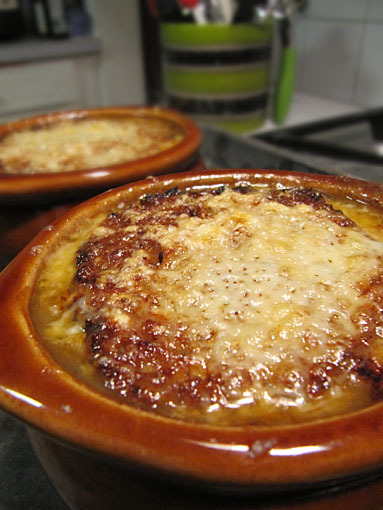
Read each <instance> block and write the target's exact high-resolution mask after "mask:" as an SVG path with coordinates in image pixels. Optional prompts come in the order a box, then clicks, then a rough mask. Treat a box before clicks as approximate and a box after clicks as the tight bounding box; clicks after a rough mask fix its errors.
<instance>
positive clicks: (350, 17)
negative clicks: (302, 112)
mask: <svg viewBox="0 0 383 510" xmlns="http://www.w3.org/2000/svg"><path fill="white" fill-rule="evenodd" d="M293 40H294V44H295V47H296V49H297V54H298V58H297V61H298V68H297V81H296V90H298V91H300V92H303V93H306V94H312V95H316V96H319V97H323V98H325V99H330V100H334V101H340V102H342V103H347V104H353V105H356V106H361V107H375V106H382V105H383V1H382V0H309V3H308V6H307V7H306V9H305V10H304V11H303V12H302V13H299V14H297V15H296V16H295V18H294V23H293Z"/></svg>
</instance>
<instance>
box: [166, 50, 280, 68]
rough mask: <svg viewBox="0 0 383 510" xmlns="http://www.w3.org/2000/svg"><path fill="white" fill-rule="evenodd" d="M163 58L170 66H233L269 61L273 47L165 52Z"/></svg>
mask: <svg viewBox="0 0 383 510" xmlns="http://www.w3.org/2000/svg"><path fill="white" fill-rule="evenodd" d="M163 58H164V60H165V61H166V62H167V63H168V64H181V65H186V66H187V65H201V66H210V65H232V64H244V63H254V62H263V61H269V60H270V58H271V46H259V47H253V48H246V49H236V50H220V51H211V50H210V51H199V52H196V51H182V50H169V49H164V50H163Z"/></svg>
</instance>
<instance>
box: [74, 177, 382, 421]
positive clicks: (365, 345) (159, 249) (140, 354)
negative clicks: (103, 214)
mask: <svg viewBox="0 0 383 510" xmlns="http://www.w3.org/2000/svg"><path fill="white" fill-rule="evenodd" d="M234 189H235V191H237V192H238V193H239V194H252V193H253V190H252V189H251V188H249V187H247V186H239V187H237V188H234ZM207 193H209V194H211V195H213V196H218V195H221V194H222V193H224V188H216V189H213V190H212V191H209V192H207V191H200V192H196V191H192V192H187V193H181V192H179V191H178V190H177V189H176V188H175V189H170V190H168V191H167V192H165V193H161V194H156V195H147V196H145V197H143V198H141V200H140V201H139V202H138V203H135V204H133V205H132V206H131V207H130V208H129V209H128V210H122V211H120V212H114V213H111V214H109V215H108V217H107V218H106V220H105V221H104V222H103V224H102V228H104V229H105V231H106V233H105V234H104V235H101V236H95V237H93V238H91V239H90V240H89V241H87V242H86V243H85V244H84V245H83V246H82V247H81V248H80V250H79V251H78V253H77V258H76V263H77V272H76V282H77V284H78V285H79V288H78V289H77V291H76V292H77V299H80V298H81V297H83V296H84V295H85V296H86V299H87V302H88V304H90V305H91V307H92V312H91V314H89V316H87V318H86V326H85V330H86V343H87V348H88V352H89V356H90V358H91V359H92V361H93V363H94V365H95V366H96V367H97V368H98V370H100V372H101V373H102V374H103V377H104V381H105V385H106V387H107V388H108V389H109V390H112V392H115V393H116V394H117V395H119V396H120V397H122V398H123V399H126V401H127V402H129V403H131V404H134V405H135V406H138V407H142V408H144V409H151V410H156V411H158V412H159V413H161V414H165V415H171V416H175V417H182V418H186V419H192V420H193V419H196V420H202V421H204V420H206V419H208V415H207V412H208V411H209V409H211V407H212V406H221V407H222V408H226V410H225V413H224V414H220V418H219V419H220V420H221V421H222V423H225V421H227V422H229V423H230V422H233V423H236V420H238V423H241V421H242V420H243V419H244V420H245V421H250V422H251V423H258V422H260V423H262V420H266V421H267V420H268V419H271V420H275V413H278V412H279V410H278V409H277V410H276V409H274V411H273V412H271V414H270V416H271V418H267V417H266V418H264V417H258V416H257V415H256V414H255V415H254V416H252V417H251V418H249V417H248V416H246V418H243V417H242V416H241V415H240V413H237V414H238V416H236V411H235V409H234V408H236V407H237V408H239V407H241V406H237V405H236V404H235V398H234V395H238V394H241V395H246V393H247V391H248V389H249V388H251V387H252V386H253V385H254V383H255V381H257V380H259V378H260V377H261V378H262V377H264V375H263V373H262V371H264V370H265V369H266V370H268V371H269V373H268V375H267V376H266V381H267V382H266V384H267V385H275V386H276V387H283V388H284V389H287V390H289V389H290V390H291V392H293V391H294V389H295V388H297V387H299V388H303V392H304V394H305V397H304V398H305V399H306V401H307V402H308V404H307V402H306V404H307V407H310V405H312V404H313V403H314V405H315V401H318V400H320V399H322V398H323V397H324V396H325V395H326V394H327V393H329V392H330V391H332V389H333V388H334V387H335V388H337V387H338V386H342V384H343V382H345V383H346V384H349V382H347V381H349V380H355V379H358V384H359V385H360V386H361V387H363V388H364V389H363V395H364V397H363V398H365V399H366V400H367V401H368V402H372V401H374V400H380V399H381V396H382V395H381V389H382V366H381V362H380V360H378V359H376V357H375V351H376V346H375V343H376V334H375V330H376V328H377V327H382V320H381V313H380V305H381V301H382V292H383V285H382V277H381V275H378V276H376V277H375V276H374V279H372V280H371V281H368V282H365V283H364V287H363V289H361V295H365V296H368V303H369V304H368V307H364V308H362V309H360V310H359V316H358V317H356V316H355V317H353V318H352V321H353V323H354V324H357V323H358V322H360V321H361V317H360V316H361V315H363V321H364V323H365V325H364V326H363V328H362V329H361V332H360V334H358V335H357V336H354V337H353V338H348V339H344V340H343V342H344V346H343V347H342V349H341V354H339V353H337V354H336V355H335V354H334V352H332V351H330V352H329V353H328V354H324V355H322V356H320V357H318V358H317V359H314V360H312V359H311V361H310V360H309V359H308V361H307V362H304V363H303V364H304V365H305V364H306V367H305V370H301V369H299V368H297V367H296V366H294V364H292V363H291V362H290V361H288V360H282V361H281V362H280V363H279V364H278V367H274V368H273V370H271V369H270V367H268V368H265V367H263V368H262V367H261V368H260V369H259V370H256V369H255V368H254V367H253V366H250V367H237V368H232V367H227V366H226V364H225V362H223V363H220V362H219V363H218V364H217V363H209V362H208V361H207V360H208V358H209V355H210V354H209V353H210V349H211V348H212V347H211V346H213V345H214V343H215V341H216V336H217V332H216V331H215V330H214V328H211V329H210V330H209V332H208V333H207V334H206V335H205V336H204V337H203V338H200V337H197V339H196V337H191V336H190V334H189V333H190V332H189V331H188V328H187V327H186V326H185V325H184V324H182V323H181V322H180V323H178V324H177V323H174V322H172V321H170V322H169V320H168V319H167V318H166V317H165V316H162V315H161V314H156V313H154V312H153V310H155V308H156V307H155V301H156V299H157V296H156V295H155V294H153V293H152V289H151V287H150V285H148V284H147V282H146V280H145V279H144V278H141V277H140V276H139V275H137V274H135V275H134V277H133V280H132V281H130V282H128V283H126V285H128V286H130V287H133V288H135V289H136V294H135V300H134V301H132V300H129V299H127V297H126V295H127V294H129V293H128V292H126V288H125V287H124V285H121V284H120V282H118V284H116V281H115V280H113V279H108V278H107V277H105V275H108V272H109V271H113V272H115V271H119V270H121V269H122V268H123V266H124V264H126V261H127V260H128V259H130V258H134V256H135V255H136V254H137V252H140V253H141V252H142V253H143V256H142V260H141V262H142V264H143V265H144V266H145V267H147V268H150V269H151V270H152V271H154V272H155V271H156V270H157V269H164V268H165V269H166V268H168V267H170V266H171V264H172V262H173V257H174V251H176V250H177V247H176V246H175V247H173V248H172V249H170V250H169V249H168V248H165V247H164V246H162V245H161V242H160V241H159V240H157V239H152V238H151V237H150V229H151V227H153V226H158V225H162V226H165V227H174V228H178V219H179V218H180V217H185V216H187V217H191V218H193V217H194V218H199V219H203V220H207V221H209V218H211V217H212V216H213V214H214V213H213V212H212V211H211V210H210V208H209V206H205V205H204V203H203V201H201V197H203V196H205V195H206V194H207ZM180 196H183V198H184V199H183V200H182V201H181V200H179V198H180ZM265 196H266V200H268V201H270V202H275V203H277V204H281V205H283V206H286V207H289V208H293V207H295V206H298V205H302V204H303V205H305V206H309V207H310V208H311V209H312V210H313V211H322V212H323V213H324V215H325V216H326V217H327V218H328V219H329V220H330V221H331V222H333V223H334V224H336V225H338V226H339V227H341V228H342V229H343V228H349V227H350V228H351V227H352V228H356V229H357V228H358V227H356V225H355V223H354V222H353V221H352V220H350V219H349V218H347V217H346V216H345V215H344V214H343V213H342V212H341V211H338V210H334V209H333V207H332V205H331V204H330V203H329V202H328V201H327V200H326V199H325V197H324V196H323V195H322V194H321V193H319V192H317V191H315V190H313V189H298V188H291V189H283V190H279V189H275V190H271V191H269V192H267V194H266V195H265ZM185 197H186V198H185ZM261 199H262V197H261V198H258V196H257V194H254V199H253V204H254V207H257V205H258V204H259V203H260V201H261ZM138 211H139V214H140V215H139V217H138V219H136V220H134V219H133V218H134V214H132V213H137V212H138ZM133 226H134V227H135V230H134V231H132V233H131V234H129V228H130V227H133ZM148 233H149V234H148ZM246 235H247V233H246V229H244V227H238V228H236V229H235V230H234V231H233V236H234V237H232V243H233V244H239V245H240V243H241V240H240V239H241V236H245V237H246ZM338 235H340V234H338ZM105 278H106V279H105ZM109 302H113V306H115V307H116V308H118V309H119V310H120V311H122V312H123V313H126V314H129V317H130V321H129V325H128V326H124V325H123V324H121V323H119V322H118V321H116V320H115V319H114V318H113V316H110V315H108V314H106V313H105V312H102V308H103V307H104V305H105V303H109ZM236 313H238V314H239V313H240V312H236ZM132 317H133V319H132ZM333 320H334V321H336V320H337V317H335V316H334V317H333ZM307 335H308V336H307V344H308V345H310V343H314V344H315V342H318V340H317V339H316V338H315V336H313V337H312V338H310V333H307ZM319 341H320V339H319ZM196 350H198V351H199V358H200V359H204V356H205V355H206V359H204V361H202V362H196V359H195V356H194V354H195V352H196ZM266 367H267V366H266ZM229 372H230V374H229V376H228V373H229ZM225 402H226V403H227V404H225ZM276 407H278V404H277V406H276ZM303 407H304V406H303ZM233 409H234V410H233ZM297 415H298V417H297ZM277 419H281V420H282V421H287V422H288V421H290V420H291V421H294V420H295V419H298V420H299V419H301V418H299V410H298V412H297V413H296V412H295V411H294V410H293V411H292V413H291V416H290V417H289V414H288V412H287V413H284V415H283V417H282V418H277ZM305 419H306V418H305Z"/></svg>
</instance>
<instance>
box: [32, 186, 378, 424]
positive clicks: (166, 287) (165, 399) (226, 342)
mask: <svg viewBox="0 0 383 510" xmlns="http://www.w3.org/2000/svg"><path fill="white" fill-rule="evenodd" d="M337 205H342V204H337ZM343 205H344V210H346V211H347V213H348V216H350V217H351V218H354V219H355V221H357V222H358V223H359V225H357V224H356V223H354V221H352V219H349V217H348V216H345V215H344V214H343V213H341V212H340V211H335V210H334V209H333V208H332V207H331V205H330V204H329V202H328V201H326V200H324V198H323V197H322V196H321V195H320V194H318V193H316V192H313V191H312V190H303V191H302V190H285V191H283V190H282V191H280V190H274V191H267V190H259V189H258V190H253V189H248V188H246V189H242V190H241V189H238V190H233V189H225V190H223V189H220V190H218V191H217V190H213V191H211V190H208V191H198V192H196V191H194V192H193V191H192V192H184V193H179V192H178V191H176V190H171V191H170V192H168V193H165V194H163V195H158V196H154V197H153V196H149V197H145V198H144V199H142V200H141V201H140V202H138V203H135V204H132V205H131V206H129V207H127V208H125V209H123V210H122V211H115V212H113V213H111V214H109V215H108V216H107V217H105V218H98V219H97V220H94V223H92V224H91V225H89V226H88V229H87V230H88V231H87V232H83V233H81V234H79V235H78V237H76V236H75V237H74V238H73V240H71V242H68V243H67V244H65V245H63V246H62V247H61V248H60V249H59V250H58V251H56V252H55V253H54V254H53V255H52V257H51V259H50V261H49V262H48V264H47V266H46V269H45V271H44V273H43V275H42V277H41V278H40V282H39V288H38V291H37V301H36V304H35V308H34V314H35V317H36V321H37V325H38V328H39V329H40V331H41V332H42V334H43V336H44V337H45V339H46V341H47V342H48V345H49V346H50V348H51V349H52V352H54V354H55V355H56V356H57V357H58V358H59V359H60V360H61V362H63V363H64V364H66V365H67V366H69V369H70V370H72V372H74V373H76V375H78V376H80V377H82V378H85V380H87V381H88V382H91V383H92V384H96V385H98V387H105V388H106V390H107V391H108V392H110V394H111V395H115V396H117V397H118V398H121V399H123V401H125V402H127V403H129V404H131V405H135V406H138V407H140V408H143V409H145V410H152V411H155V412H158V413H160V414H163V415H166V416H171V417H173V418H178V419H185V420H194V421H202V422H210V423H215V424H222V425H226V424H230V425H238V424H249V423H251V424H269V425H271V424H283V423H294V422H300V421H309V420H313V419H319V418H323V417H328V416H336V415H339V414H343V413H346V412H351V411H354V410H356V409H359V408H361V407H364V406H367V405H370V404H372V403H374V402H376V401H378V400H380V399H381V398H382V389H383V387H382V383H381V381H382V356H383V351H382V345H383V344H382V342H383V322H382V314H381V306H382V302H383V291H382V289H383V285H382V282H383V279H382V278H383V272H382V253H383V243H382V231H381V226H380V223H379V220H378V218H379V215H378V214H377V213H376V212H375V211H372V210H370V209H369V208H368V207H367V206H363V205H360V204H357V203H352V202H350V203H346V202H345V203H344V204H343ZM374 218H375V220H374ZM361 219H363V221H365V225H368V231H366V230H364V226H365V225H364V224H363V222H362V221H361ZM68 267H69V268H70V271H68ZM52 275H54V277H53V276H52ZM47 310H48V313H46V312H47Z"/></svg>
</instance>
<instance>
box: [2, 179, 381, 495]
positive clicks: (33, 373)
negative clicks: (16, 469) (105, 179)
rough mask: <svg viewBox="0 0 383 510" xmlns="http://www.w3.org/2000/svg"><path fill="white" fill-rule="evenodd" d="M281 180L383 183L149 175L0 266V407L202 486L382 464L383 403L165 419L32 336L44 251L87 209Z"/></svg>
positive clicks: (319, 477) (285, 482)
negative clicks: (320, 414)
mask: <svg viewBox="0 0 383 510" xmlns="http://www.w3.org/2000/svg"><path fill="white" fill-rule="evenodd" d="M240 182H250V183H254V182H258V183H260V182H262V183H264V184H265V185H268V184H269V183H274V184H275V183H278V182H282V183H283V184H284V185H292V186H294V185H300V184H303V185H305V186H311V187H317V188H318V187H319V189H324V190H327V191H334V192H337V191H338V190H339V188H342V187H345V188H346V189H347V194H348V195H350V196H354V197H362V199H365V198H369V199H371V200H372V201H373V202H375V203H376V204H377V205H379V206H380V207H383V185H381V184H376V183H368V182H366V181H357V180H355V179H351V178H342V177H335V176H324V175H314V174H303V173H293V172H283V171H268V170H234V171H233V170H212V171H203V172H185V173H181V174H174V175H164V176H159V177H153V178H148V179H145V180H143V181H139V182H136V183H133V184H130V185H125V186H123V187H120V188H116V189H114V190H111V191H108V192H105V193H103V194H101V195H98V196H96V197H94V198H92V199H90V200H88V201H86V202H84V203H82V204H80V205H79V206H76V207H74V208H73V209H72V210H71V211H69V212H68V213H66V214H65V215H64V216H63V217H62V218H60V219H59V220H58V221H56V222H55V223H54V224H52V225H51V226H49V227H47V228H46V229H44V230H43V231H42V232H41V233H40V234H39V235H38V236H37V237H36V238H35V239H34V240H33V241H32V242H31V243H29V245H28V246H27V247H26V248H25V249H24V250H23V251H22V252H21V253H20V254H19V255H18V256H17V257H16V258H15V259H14V260H13V261H12V262H11V264H10V265H9V266H8V267H7V268H6V269H5V270H4V271H3V272H2V273H1V275H0V331H2V332H3V335H2V338H3V339H6V342H5V341H0V406H1V407H2V408H3V409H4V410H5V411H7V412H9V413H11V414H13V415H15V416H16V417H17V418H19V419H21V420H23V421H24V422H26V423H27V424H29V425H32V426H33V427H36V428H38V429H40V430H41V431H43V432H44V433H45V434H48V435H49V436H51V437H53V438H55V439H56V440H58V441H61V442H64V443H65V444H69V445H72V446H74V447H77V448H82V449H85V450H88V451H90V452H93V453H97V454H101V455H106V456H108V457H112V458H114V459H117V460H118V462H123V463H130V464H131V463H133V464H134V465H137V466H143V467H144V468H148V469H149V468H150V469H156V470H160V471H161V472H167V473H171V474H173V475H177V476H180V477H185V478H187V479H192V480H197V481H198V482H201V483H203V484H206V485H207V486H209V485H211V484H214V485H221V486H223V487H225V488H226V489H227V488H230V487H231V488H234V489H240V490H242V489H245V490H246V491H248V490H260V489H261V490H268V489H270V488H273V490H284V489H286V488H287V489H289V488H291V487H294V486H302V485H303V486H304V485H305V484H306V485H309V486H310V485H312V484H321V483H323V482H325V481H326V480H327V481H328V480H334V479H341V478H343V477H352V476H356V475H357V474H358V475H360V474H361V473H367V472H371V471H373V470H375V469H378V468H380V469H381V468H382V467H383V440H382V437H383V404H376V405H374V406H371V407H369V408H366V409H364V410H362V411H360V412H356V413H353V414H348V415H345V416H342V417H336V418H332V419H328V420H321V421H315V422H311V423H304V424H299V425H289V426H276V427H266V426H261V427H259V426H251V425H248V426H240V427H217V426H211V425H204V424H193V423H188V422H181V421H177V420H172V419H168V418H163V417H160V416H157V415H155V414H152V413H148V412H144V411H140V410H137V409H134V408H131V407H129V406H127V405H122V404H120V403H118V402H116V401H113V400H111V399H109V398H107V397H105V396H103V395H101V394H99V393H98V392H97V391H96V390H93V389H91V388H89V387H88V386H87V385H85V384H84V383H82V382H80V381H79V380H77V379H75V378H74V377H73V376H71V375H70V374H68V373H67V372H65V371H64V370H63V369H62V368H61V367H60V366H59V365H58V364H57V363H56V362H55V361H54V360H53V359H52V358H51V356H50V355H49V353H48V352H47V351H46V350H45V348H44V347H43V346H42V345H41V343H40V342H39V339H38V334H37V332H36V330H35V329H34V326H33V322H32V319H31V315H30V312H29V302H30V298H31V295H32V293H33V287H34V283H35V281H36V278H37V277H38V274H39V271H40V268H41V266H42V264H43V263H44V257H45V256H46V255H47V253H49V251H50V250H51V249H52V248H54V246H55V245H56V243H59V242H60V239H61V237H62V236H64V237H65V235H66V233H68V232H70V231H71V230H72V229H73V228H75V226H76V225H77V224H78V223H79V222H81V221H82V218H83V217H84V216H85V215H91V214H95V213H96V212H97V210H99V209H102V208H104V207H107V208H108V207H109V206H110V205H111V204H117V203H120V202H121V201H122V200H123V198H124V197H127V198H128V201H129V200H131V199H135V198H138V197H139V196H142V195H143V194H148V193H155V192H159V191H164V190H166V189H169V188H173V187H175V186H178V187H180V188H185V187H192V186H196V185H198V186H201V185H202V186H204V185H218V184H219V183H222V184H224V183H229V184H230V183H231V184H232V183H236V184H238V183H240Z"/></svg>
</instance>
